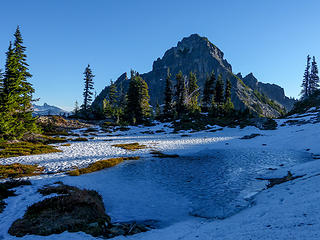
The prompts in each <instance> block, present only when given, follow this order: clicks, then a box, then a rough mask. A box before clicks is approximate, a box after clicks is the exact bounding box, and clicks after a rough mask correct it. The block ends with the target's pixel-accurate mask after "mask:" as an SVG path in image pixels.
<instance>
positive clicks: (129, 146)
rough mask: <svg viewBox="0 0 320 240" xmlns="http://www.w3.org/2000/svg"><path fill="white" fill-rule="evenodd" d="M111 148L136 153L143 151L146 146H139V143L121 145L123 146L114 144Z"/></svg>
mask: <svg viewBox="0 0 320 240" xmlns="http://www.w3.org/2000/svg"><path fill="white" fill-rule="evenodd" d="M112 146H113V147H118V148H122V149H125V150H130V151H136V150H138V149H145V148H146V147H147V146H146V145H140V144H139V143H123V144H114V145H112Z"/></svg>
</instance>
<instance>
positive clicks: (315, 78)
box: [309, 57, 319, 95]
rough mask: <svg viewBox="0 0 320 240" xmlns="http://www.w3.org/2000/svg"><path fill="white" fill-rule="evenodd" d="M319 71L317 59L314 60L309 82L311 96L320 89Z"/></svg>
mask: <svg viewBox="0 0 320 240" xmlns="http://www.w3.org/2000/svg"><path fill="white" fill-rule="evenodd" d="M318 74H319V71H318V65H317V62H316V58H315V57H313V58H312V63H311V72H310V80H309V91H310V95H311V94H313V93H314V92H315V91H316V90H317V89H318V88H319V75H318Z"/></svg>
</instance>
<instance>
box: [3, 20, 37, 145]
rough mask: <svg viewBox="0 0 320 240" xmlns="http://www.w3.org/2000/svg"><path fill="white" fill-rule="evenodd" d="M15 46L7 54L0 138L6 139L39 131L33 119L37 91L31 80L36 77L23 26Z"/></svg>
mask: <svg viewBox="0 0 320 240" xmlns="http://www.w3.org/2000/svg"><path fill="white" fill-rule="evenodd" d="M14 38H15V39H14V44H13V46H12V44H11V42H10V44H9V48H8V51H7V53H6V56H7V59H6V65H5V73H4V78H3V80H2V81H1V82H2V84H1V85H2V91H1V97H0V98H1V106H0V113H1V117H0V118H1V120H2V121H1V122H0V135H1V137H2V138H6V139H19V138H21V137H22V136H23V135H25V134H26V133H28V132H35V131H37V126H36V123H35V118H33V116H32V94H33V93H34V89H33V87H32V85H31V83H30V82H29V81H28V79H29V78H30V77H32V75H31V74H30V73H29V69H28V66H29V65H28V64H27V61H26V59H27V55H26V54H25V51H26V47H25V46H23V38H22V35H21V32H20V28H19V26H18V27H17V29H16V32H15V34H14Z"/></svg>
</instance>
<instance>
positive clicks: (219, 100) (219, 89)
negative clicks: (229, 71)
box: [214, 74, 224, 105]
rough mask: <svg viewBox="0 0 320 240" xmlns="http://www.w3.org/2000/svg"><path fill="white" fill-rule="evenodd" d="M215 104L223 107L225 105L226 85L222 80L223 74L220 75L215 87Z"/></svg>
mask: <svg viewBox="0 0 320 240" xmlns="http://www.w3.org/2000/svg"><path fill="white" fill-rule="evenodd" d="M214 100H215V102H216V104H218V105H221V104H223V103H224V84H223V80H222V76H221V74H219V76H218V79H217V83H216V86H215V99H214Z"/></svg>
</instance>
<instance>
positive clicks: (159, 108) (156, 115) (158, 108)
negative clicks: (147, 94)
mask: <svg viewBox="0 0 320 240" xmlns="http://www.w3.org/2000/svg"><path fill="white" fill-rule="evenodd" d="M155 119H157V120H160V119H161V107H160V105H159V102H158V101H157V105H156V110H155Z"/></svg>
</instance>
